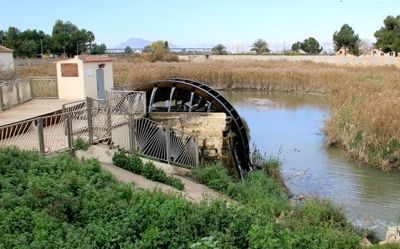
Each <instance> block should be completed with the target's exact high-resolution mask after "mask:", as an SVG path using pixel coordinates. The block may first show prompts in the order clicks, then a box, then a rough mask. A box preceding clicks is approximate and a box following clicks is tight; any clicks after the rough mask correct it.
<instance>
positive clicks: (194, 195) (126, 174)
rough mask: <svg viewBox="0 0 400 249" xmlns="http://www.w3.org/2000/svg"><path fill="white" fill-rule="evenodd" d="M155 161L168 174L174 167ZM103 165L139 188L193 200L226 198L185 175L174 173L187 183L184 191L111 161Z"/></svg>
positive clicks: (119, 177)
mask: <svg viewBox="0 0 400 249" xmlns="http://www.w3.org/2000/svg"><path fill="white" fill-rule="evenodd" d="M142 160H143V161H144V163H145V162H146V161H147V159H142ZM153 163H154V164H155V165H156V167H158V168H162V169H163V170H164V171H166V173H167V174H168V171H170V170H168V169H172V166H170V165H168V164H164V163H160V162H155V161H153ZM101 167H102V168H103V169H105V170H107V171H110V172H111V173H112V174H113V175H115V176H116V178H117V179H118V180H119V181H122V182H126V183H130V182H132V181H133V182H135V186H137V187H138V188H143V189H148V190H153V189H155V188H160V189H161V190H162V191H163V192H169V191H172V192H176V193H181V194H182V195H183V196H184V197H185V198H186V199H187V200H188V201H191V202H200V201H202V200H204V199H217V198H223V199H226V197H224V196H223V195H221V194H219V193H217V192H215V191H214V190H212V189H209V188H207V187H206V186H204V185H202V184H199V183H195V182H193V181H191V180H189V179H187V178H185V177H182V176H179V175H176V173H175V174H173V175H174V177H177V178H179V179H181V180H182V182H183V183H185V189H184V190H183V191H179V190H177V189H175V188H173V187H171V186H169V185H166V184H163V183H159V182H153V181H150V180H148V179H146V178H144V177H143V176H141V175H136V174H134V173H132V172H130V171H127V170H124V169H122V168H119V167H117V166H115V165H113V164H111V163H104V162H101Z"/></svg>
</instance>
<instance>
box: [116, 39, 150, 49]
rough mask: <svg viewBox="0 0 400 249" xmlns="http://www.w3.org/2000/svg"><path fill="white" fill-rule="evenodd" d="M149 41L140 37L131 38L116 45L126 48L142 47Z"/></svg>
mask: <svg viewBox="0 0 400 249" xmlns="http://www.w3.org/2000/svg"><path fill="white" fill-rule="evenodd" d="M150 43H151V41H149V40H145V39H141V38H131V39H129V40H127V41H126V42H123V43H121V44H119V45H118V46H117V48H126V47H127V46H129V47H131V48H144V47H146V46H147V45H149V44H150Z"/></svg>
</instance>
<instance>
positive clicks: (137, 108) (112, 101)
mask: <svg viewBox="0 0 400 249" xmlns="http://www.w3.org/2000/svg"><path fill="white" fill-rule="evenodd" d="M106 98H107V104H108V105H111V106H113V107H114V108H118V109H119V110H120V111H124V112H128V113H132V114H138V115H145V114H146V92H141V91H126V90H108V91H106Z"/></svg>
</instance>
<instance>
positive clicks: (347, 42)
mask: <svg viewBox="0 0 400 249" xmlns="http://www.w3.org/2000/svg"><path fill="white" fill-rule="evenodd" d="M359 40H360V39H359V38H358V35H356V34H354V30H353V28H352V27H350V26H349V25H348V24H344V25H343V26H342V27H341V28H340V31H335V33H334V34H333V44H334V48H335V51H336V52H337V51H339V50H340V49H342V48H343V49H344V54H345V55H346V54H347V51H349V50H350V49H353V48H354V47H355V46H356V45H357V42H358V41H359Z"/></svg>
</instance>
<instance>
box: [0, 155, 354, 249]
mask: <svg viewBox="0 0 400 249" xmlns="http://www.w3.org/2000/svg"><path fill="white" fill-rule="evenodd" d="M119 158H120V159H122V157H119ZM132 160H135V159H132ZM202 170H203V171H205V170H207V171H209V173H208V176H205V175H207V174H203V173H202ZM202 170H199V171H198V173H199V174H200V175H201V178H202V179H203V180H204V181H205V182H207V183H210V182H212V181H214V182H217V181H220V179H223V180H221V181H223V182H225V183H224V184H225V185H226V187H224V188H223V191H224V192H226V193H229V195H230V196H231V197H232V198H233V199H235V200H237V201H238V203H237V204H234V203H231V204H230V205H229V207H227V203H226V201H222V200H213V201H210V200H209V201H203V202H201V203H191V202H189V201H187V200H185V199H184V198H183V197H181V196H179V195H176V194H172V193H170V194H164V193H162V192H161V191H159V190H155V191H153V192H150V191H146V190H138V189H135V188H134V184H124V183H120V182H118V181H117V180H116V179H115V177H113V176H112V175H111V173H109V172H106V171H104V170H102V169H101V167H100V164H99V162H98V161H97V160H87V161H86V162H84V163H82V162H79V161H78V160H76V159H75V158H72V157H70V156H69V155H68V154H67V153H60V154H57V155H55V156H53V157H46V158H45V157H42V156H40V155H39V154H38V153H37V152H27V151H19V150H17V149H14V148H6V149H0V175H1V177H0V247H4V248H13V247H55V248H60V247H67V248H77V247H79V248H99V247H102V248H104V247H106V248H212V247H213V246H214V247H218V248H358V241H359V240H360V237H359V236H358V235H357V234H355V232H354V231H353V229H352V227H351V226H349V225H348V224H347V222H346V221H345V220H344V216H343V215H342V214H341V213H340V212H338V211H337V209H336V208H335V207H334V206H333V205H332V204H331V203H330V202H328V201H325V200H322V201H321V200H316V199H313V200H309V201H306V202H304V203H302V204H300V205H298V206H295V207H291V206H290V205H289V204H288V201H287V199H286V195H285V193H284V192H283V191H282V189H281V187H280V186H279V185H278V184H276V183H275V182H274V181H273V180H272V178H270V177H269V176H268V175H267V174H265V172H264V171H255V172H251V173H249V174H248V175H247V176H246V179H247V180H246V181H245V182H238V181H236V180H234V179H233V178H231V177H230V176H229V174H228V172H227V171H225V170H224V169H223V168H222V167H221V166H219V165H213V166H210V168H204V169H202ZM211 172H213V173H211ZM212 175H214V176H215V178H214V177H213V176H212ZM216 185H217V186H218V184H216ZM277 215H279V216H277Z"/></svg>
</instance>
